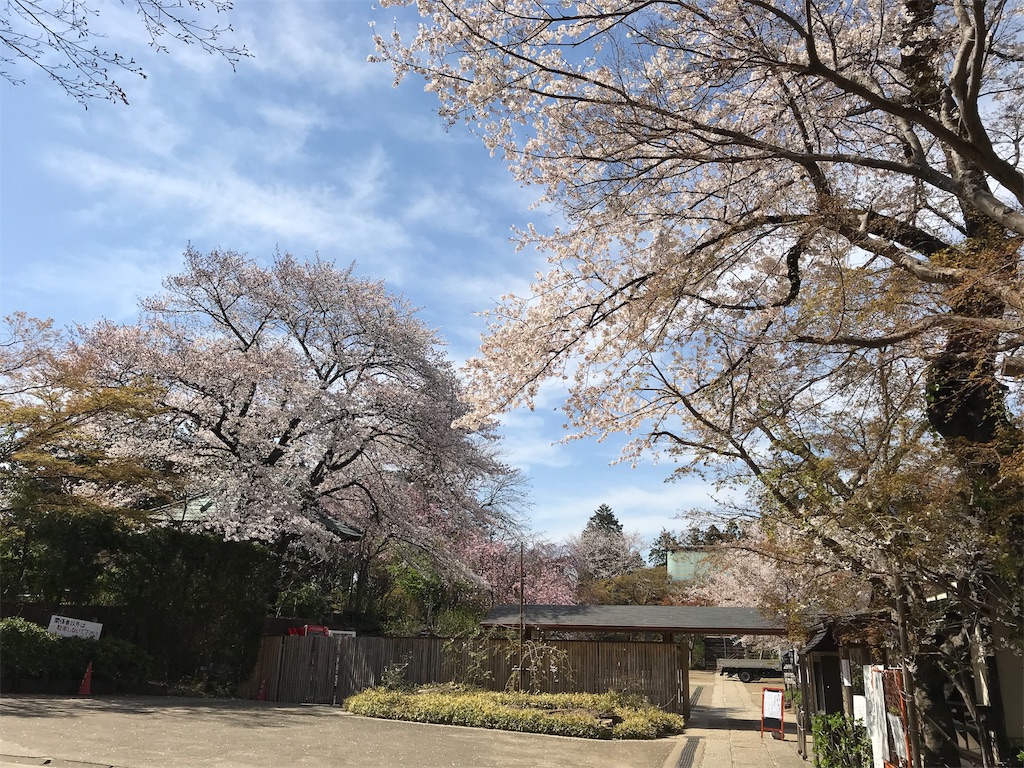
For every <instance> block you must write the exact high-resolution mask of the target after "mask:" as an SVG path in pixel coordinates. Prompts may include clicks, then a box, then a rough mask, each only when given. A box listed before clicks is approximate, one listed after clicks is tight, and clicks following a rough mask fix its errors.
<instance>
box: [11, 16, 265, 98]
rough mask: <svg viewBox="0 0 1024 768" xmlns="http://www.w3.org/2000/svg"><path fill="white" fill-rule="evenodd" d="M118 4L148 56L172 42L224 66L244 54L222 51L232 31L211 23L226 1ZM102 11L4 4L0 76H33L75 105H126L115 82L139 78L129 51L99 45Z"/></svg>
mask: <svg viewBox="0 0 1024 768" xmlns="http://www.w3.org/2000/svg"><path fill="white" fill-rule="evenodd" d="M125 5H128V6H130V7H132V8H134V10H135V12H136V15H137V17H138V19H137V20H138V22H139V24H140V25H141V26H142V27H143V29H144V30H145V34H146V36H147V37H148V38H149V45H150V46H151V47H152V48H153V49H154V50H156V51H159V52H164V51H166V50H168V43H169V42H170V41H172V40H173V41H177V42H179V43H181V44H183V45H194V46H195V47H196V48H198V49H200V50H203V51H205V52H206V53H209V54H216V55H219V56H221V57H222V58H224V59H225V60H226V61H227V62H228V63H229V64H230V65H231V66H232V67H234V65H235V64H236V63H237V62H238V60H239V59H240V58H242V57H243V56H248V55H249V53H248V51H247V50H246V49H245V47H244V46H232V45H226V44H225V43H224V42H223V41H222V40H221V37H222V36H223V35H225V34H227V33H230V32H231V31H232V30H231V27H230V25H227V24H217V23H215V22H213V21H212V19H211V12H213V14H221V13H227V12H228V11H230V10H231V6H232V3H231V1H230V0H132V2H129V3H125ZM97 6H99V7H97ZM110 11H111V9H109V8H103V6H102V4H101V3H94V2H89V0H78V1H76V2H62V1H61V0H14V2H9V3H5V4H4V5H3V6H2V7H0V77H2V78H3V79H5V80H7V81H8V82H10V83H13V84H15V85H18V84H21V83H24V82H25V80H24V79H23V78H20V77H19V76H18V74H17V73H19V72H23V71H25V70H26V69H27V70H29V71H38V72H42V73H43V74H45V75H46V76H47V77H49V78H50V79H51V80H52V81H53V82H55V83H56V84H57V85H58V86H59V87H61V88H63V89H64V91H65V93H67V94H68V95H69V96H71V97H72V98H74V99H75V100H77V101H78V102H80V103H81V104H82V105H83V106H88V103H89V101H90V100H92V99H97V98H99V99H107V100H109V101H114V102H122V103H124V104H127V103H128V94H127V93H126V92H125V90H124V88H123V87H122V86H121V85H120V84H119V83H118V82H117V80H116V76H117V75H118V74H125V75H134V76H136V77H142V78H144V77H146V74H145V72H143V70H142V67H141V66H139V65H138V64H137V63H136V61H135V59H134V58H133V57H132V55H131V54H130V53H124V52H120V51H115V50H112V49H109V48H108V47H107V46H105V45H104V44H103V43H102V42H101V41H102V38H103V37H104V36H105V35H104V34H103V32H102V31H101V30H102V29H103V23H104V22H106V21H107V16H108V15H109V14H110ZM107 29H110V27H109V26H108V27H107Z"/></svg>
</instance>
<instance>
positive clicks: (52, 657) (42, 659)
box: [0, 618, 150, 683]
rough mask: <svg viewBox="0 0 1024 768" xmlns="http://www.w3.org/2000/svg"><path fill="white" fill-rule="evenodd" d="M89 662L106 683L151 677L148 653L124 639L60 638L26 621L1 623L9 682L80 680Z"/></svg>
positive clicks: (0, 648)
mask: <svg viewBox="0 0 1024 768" xmlns="http://www.w3.org/2000/svg"><path fill="white" fill-rule="evenodd" d="M90 662H91V663H92V672H93V677H94V678H95V679H97V680H103V681H106V682H112V683H113V682H116V683H135V682H141V681H144V680H146V678H147V677H148V675H149V669H150V657H149V654H147V653H146V652H145V651H143V650H142V649H141V648H139V647H137V646H135V645H132V644H131V643H128V642H125V641H124V640H117V639H115V638H104V639H102V640H92V639H88V638H84V637H60V636H58V635H54V634H51V633H50V632H48V631H46V629H44V628H43V627H41V626H39V625H38V624H33V623H32V622H30V621H26V620H25V619H21V618H7V619H2V620H0V674H2V676H3V677H4V679H6V680H12V679H22V680H78V679H81V678H82V676H83V675H84V674H85V669H86V667H87V666H88V665H89V663H90Z"/></svg>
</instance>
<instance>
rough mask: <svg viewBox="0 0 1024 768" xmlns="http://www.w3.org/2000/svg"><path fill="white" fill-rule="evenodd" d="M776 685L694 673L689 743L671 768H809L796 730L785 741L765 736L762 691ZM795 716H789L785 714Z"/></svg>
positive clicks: (789, 726) (788, 726) (789, 728)
mask: <svg viewBox="0 0 1024 768" xmlns="http://www.w3.org/2000/svg"><path fill="white" fill-rule="evenodd" d="M764 686H767V687H775V685H774V683H773V682H766V683H760V684H758V683H741V682H740V681H739V680H735V679H732V678H728V677H720V676H719V675H717V674H715V673H714V672H691V673H690V701H691V705H692V708H693V712H692V715H691V717H690V721H689V723H688V724H687V727H686V733H685V734H684V737H685V744H684V745H683V749H682V751H681V752H680V754H679V757H678V759H677V761H676V763H675V764H674V765H673V766H672V768H807V766H808V765H809V764H810V763H809V762H807V761H804V760H803V758H802V757H800V755H799V754H798V753H797V751H796V748H797V745H796V726H795V724H794V722H792V721H791V722H787V723H786V738H785V740H783V741H778V740H776V739H774V738H772V736H771V734H769V733H766V734H764V736H763V737H762V736H761V732H760V729H761V688H762V687H764ZM786 716H787V717H791V713H790V712H786Z"/></svg>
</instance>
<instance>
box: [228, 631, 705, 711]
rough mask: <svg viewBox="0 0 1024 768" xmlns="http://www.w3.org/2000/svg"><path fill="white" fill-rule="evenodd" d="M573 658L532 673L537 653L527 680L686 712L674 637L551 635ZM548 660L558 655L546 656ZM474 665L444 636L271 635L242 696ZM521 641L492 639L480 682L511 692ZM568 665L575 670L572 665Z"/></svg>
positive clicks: (361, 684)
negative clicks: (617, 693)
mask: <svg viewBox="0 0 1024 768" xmlns="http://www.w3.org/2000/svg"><path fill="white" fill-rule="evenodd" d="M545 645H547V646H550V647H552V648H554V649H556V654H557V656H560V657H563V658H564V660H565V664H561V663H559V664H557V669H555V670H552V669H551V668H550V666H549V667H547V668H546V670H545V671H544V672H543V674H539V675H538V674H532V673H531V670H530V668H529V659H528V660H527V664H526V665H525V669H524V678H525V684H526V686H527V687H528V688H531V687H532V688H536V689H538V690H542V691H545V692H550V693H562V692H583V693H604V692H605V691H608V690H622V691H629V692H631V693H638V694H642V695H644V696H646V697H647V698H648V699H649V700H650V701H651V702H652V703H653V704H656V705H658V706H660V707H664V708H665V709H667V710H669V711H672V712H680V711H684V710H685V702H684V701H683V699H684V698H685V693H683V691H684V689H685V683H686V669H685V663H684V660H687V659H686V654H680V653H679V651H678V648H677V646H676V645H675V644H673V643H658V642H651V643H643V642H605V641H583V640H551V641H547V642H545ZM540 661H541V663H543V664H545V665H548V664H550V663H551V659H550V658H547V657H542V658H541V660H540ZM470 663H471V658H470V652H469V651H468V650H466V649H459V648H458V647H455V646H453V645H452V644H451V643H448V642H447V641H445V640H442V639H439V638H389V637H342V638H327V637H294V636H292V637H265V638H264V639H263V645H262V647H261V648H260V653H259V658H258V661H257V664H256V669H255V670H254V671H253V674H252V677H251V678H250V680H249V681H248V682H247V683H246V684H245V685H243V686H242V687H241V689H240V695H242V696H243V697H245V698H257V696H258V692H259V691H260V689H261V688H262V689H263V691H264V693H265V696H266V699H267V700H268V701H280V702H295V703H312V704H333V703H341V702H342V701H344V700H345V699H346V698H347V697H348V696H351V695H352V694H354V693H358V692H359V691H362V690H364V689H366V688H372V687H373V686H375V685H378V684H379V683H380V681H381V675H382V674H383V673H384V672H385V670H386V669H387V668H388V667H389V666H392V665H397V664H405V665H407V666H406V668H405V677H406V679H407V680H408V681H409V682H411V683H413V684H415V685H425V684H427V683H445V682H451V681H453V680H457V679H460V678H461V676H462V675H463V674H464V673H465V670H467V669H468V667H469V665H470ZM517 665H518V652H517V644H516V643H515V642H514V641H507V640H496V639H492V640H490V641H488V643H487V646H486V654H485V655H484V657H483V661H482V663H481V664H480V666H481V668H482V669H483V670H485V671H486V672H487V673H489V674H487V679H486V680H485V681H480V683H481V684H482V685H483V686H484V687H487V688H491V689H492V690H503V689H504V688H505V687H506V685H507V684H508V683H509V680H510V678H512V677H513V675H515V676H518V672H517V669H518V667H517ZM566 667H567V668H566Z"/></svg>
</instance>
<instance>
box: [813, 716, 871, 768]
mask: <svg viewBox="0 0 1024 768" xmlns="http://www.w3.org/2000/svg"><path fill="white" fill-rule="evenodd" d="M811 733H812V734H813V736H814V765H815V766H816V768H868V767H869V766H870V765H871V742H870V740H869V739H868V732H867V729H866V728H865V727H864V726H863V725H860V724H858V723H856V722H855V721H854V720H853V719H852V718H849V717H846V715H843V714H841V713H836V714H832V715H815V716H814V718H813V719H812V721H811Z"/></svg>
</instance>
